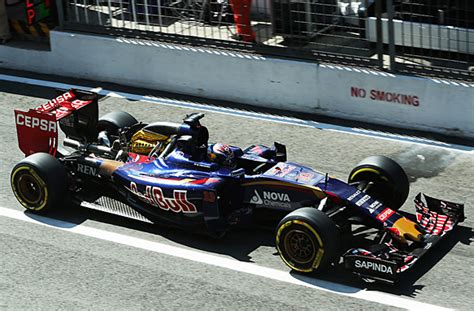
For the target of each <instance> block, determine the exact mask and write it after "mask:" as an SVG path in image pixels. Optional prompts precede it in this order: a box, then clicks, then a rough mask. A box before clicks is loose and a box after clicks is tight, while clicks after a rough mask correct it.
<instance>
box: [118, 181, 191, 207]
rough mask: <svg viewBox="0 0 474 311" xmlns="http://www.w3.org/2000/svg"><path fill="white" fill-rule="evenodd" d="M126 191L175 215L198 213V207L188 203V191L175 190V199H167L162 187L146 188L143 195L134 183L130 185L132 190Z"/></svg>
mask: <svg viewBox="0 0 474 311" xmlns="http://www.w3.org/2000/svg"><path fill="white" fill-rule="evenodd" d="M126 189H127V190H129V191H130V192H132V193H133V194H135V195H136V196H137V197H138V198H139V199H140V200H141V201H143V202H145V203H147V204H150V205H153V206H156V207H159V208H161V209H162V210H165V211H172V212H175V213H180V212H181V213H189V214H190V213H197V209H196V206H195V205H194V204H192V203H191V202H189V201H188V198H187V191H186V190H174V191H173V197H172V198H167V197H165V196H164V194H163V190H162V189H161V188H160V187H151V186H146V187H145V193H141V192H140V191H139V190H138V187H137V184H136V183H134V182H133V181H132V182H131V183H130V188H126Z"/></svg>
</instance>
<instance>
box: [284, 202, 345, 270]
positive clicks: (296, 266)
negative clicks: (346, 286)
mask: <svg viewBox="0 0 474 311" xmlns="http://www.w3.org/2000/svg"><path fill="white" fill-rule="evenodd" d="M339 242H340V238H339V231H338V229H337V227H336V225H335V223H334V222H333V220H332V219H331V218H329V217H328V216H327V215H326V214H325V213H323V212H321V211H319V210H317V209H315V208H312V207H303V208H300V209H297V210H295V211H293V212H291V213H289V214H288V215H286V216H285V217H284V218H283V219H282V220H281V221H280V223H279V224H278V227H277V232H276V247H277V250H278V253H279V254H280V258H281V259H282V260H283V262H285V264H286V265H287V266H289V267H290V268H291V269H293V270H295V271H299V272H304V273H310V272H318V271H322V270H324V269H325V268H326V267H327V266H328V265H329V264H331V263H332V262H333V261H334V260H335V259H336V257H337V254H338V249H339V244H340V243H339Z"/></svg>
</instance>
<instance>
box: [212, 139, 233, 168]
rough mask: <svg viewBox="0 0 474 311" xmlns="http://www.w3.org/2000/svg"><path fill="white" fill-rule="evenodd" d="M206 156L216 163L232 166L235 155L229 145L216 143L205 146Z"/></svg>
mask: <svg viewBox="0 0 474 311" xmlns="http://www.w3.org/2000/svg"><path fill="white" fill-rule="evenodd" d="M207 157H208V159H209V161H211V162H214V163H217V164H219V165H222V166H226V167H230V168H234V167H235V164H236V163H235V155H234V151H232V148H230V146H229V145H226V144H221V143H216V144H211V145H209V147H207Z"/></svg>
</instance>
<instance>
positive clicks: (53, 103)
mask: <svg viewBox="0 0 474 311" xmlns="http://www.w3.org/2000/svg"><path fill="white" fill-rule="evenodd" d="M73 99H74V94H73V93H72V92H67V93H64V94H62V95H59V96H58V97H56V98H55V99H52V100H50V101H49V102H47V103H46V104H44V105H41V106H39V107H38V108H36V110H38V111H49V110H52V109H54V108H56V107H58V106H59V104H61V103H63V102H66V101H71V100H73Z"/></svg>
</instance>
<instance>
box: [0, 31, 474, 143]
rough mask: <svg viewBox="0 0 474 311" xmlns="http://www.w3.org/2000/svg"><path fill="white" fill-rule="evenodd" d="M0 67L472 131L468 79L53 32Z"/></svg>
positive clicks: (473, 96)
mask: <svg viewBox="0 0 474 311" xmlns="http://www.w3.org/2000/svg"><path fill="white" fill-rule="evenodd" d="M0 67H3V68H9V69H18V70H28V71H34V72H39V73H47V74H55V75H62V76H73V77H77V78H85V79H91V80H98V81H106V82H113V83H119V84H123V85H129V86H135V87H143V88H150V89H159V90H163V91H169V92H175V93H182V94H189V95H194V96H201V97H206V98H211V99H221V100H230V101H236V102H241V103H246V104H250V105H254V106H260V107H267V108H279V109H286V110H294V111H300V112H308V113H317V114H320V115H328V116H333V117H339V118H345V119H351V120H360V121H366V122H372V123H375V124H383V125H389V126H396V127H402V128H407V129H419V130H427V131H432V132H437V133H442V134H448V135H454V136H459V137H474V85H472V84H467V83H459V82H451V81H441V80H436V79H428V78H418V77H408V76H401V75H393V74H387V73H381V72H376V71H370V70H366V69H356V68H351V67H341V66H331V65H319V64H315V63H310V62H303V61H291V60H282V59H277V58H267V57H262V56H255V55H249V54H240V53H235V52H227V51H221V50H211V49H207V48H195V47H189V46H178V45H171V44H164V43H159V42H153V41H145V40H136V39H124V38H112V37H103V36H95V35H84V34H75V33H67V32H58V31H52V32H51V51H34V50H26V49H18V48H13V47H7V46H0Z"/></svg>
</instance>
